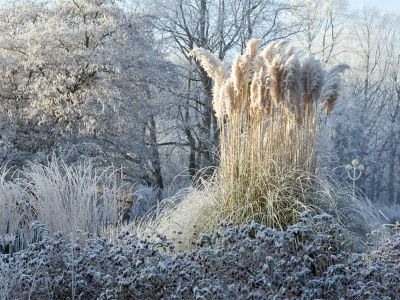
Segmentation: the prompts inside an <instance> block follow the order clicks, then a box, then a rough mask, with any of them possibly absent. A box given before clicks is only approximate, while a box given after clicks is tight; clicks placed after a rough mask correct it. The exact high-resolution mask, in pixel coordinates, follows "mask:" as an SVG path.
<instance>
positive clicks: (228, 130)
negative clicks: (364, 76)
mask: <svg viewBox="0 0 400 300" xmlns="http://www.w3.org/2000/svg"><path fill="white" fill-rule="evenodd" d="M259 45H260V40H251V41H249V43H248V45H247V49H246V51H245V53H244V54H243V55H240V56H238V57H236V59H235V60H234V62H233V65H232V71H231V74H230V75H229V76H228V75H226V74H227V72H226V71H225V70H223V69H222V63H221V62H219V61H218V59H217V58H215V57H213V56H212V55H211V54H210V53H208V52H207V51H206V50H204V49H195V50H193V51H192V52H191V55H192V56H194V57H195V58H196V59H197V60H198V61H199V62H200V64H201V65H202V66H203V67H204V70H205V71H206V72H207V73H208V75H209V76H210V77H211V78H212V79H213V80H214V82H215V85H214V102H213V103H214V110H215V111H216V116H217V118H218V121H219V126H220V132H221V135H220V136H221V143H220V147H221V149H220V166H219V168H218V169H217V171H216V172H215V175H214V177H213V178H212V179H211V180H210V181H208V182H207V184H205V185H204V189H203V190H202V191H196V192H194V193H191V195H189V196H188V198H187V199H186V200H184V201H183V202H182V203H181V204H178V205H177V207H176V208H174V209H172V210H168V212H166V213H165V215H164V216H162V217H161V218H160V222H159V223H160V225H159V229H160V231H161V232H162V233H164V234H167V235H170V236H173V234H169V233H171V231H172V233H173V232H176V231H177V228H176V227H179V226H181V227H182V230H184V231H186V232H187V235H186V236H185V238H186V239H188V240H191V239H193V237H194V236H195V235H197V234H198V233H200V232H205V231H209V230H213V229H215V228H216V227H217V226H218V223H219V222H220V221H221V220H228V221H232V222H234V223H236V224H242V223H248V222H252V221H256V222H260V223H263V224H265V225H267V226H270V227H274V228H279V229H285V228H287V226H289V225H291V224H294V223H296V222H298V219H299V215H300V214H301V213H302V212H303V211H305V210H313V211H315V212H319V213H320V212H328V213H330V214H333V215H335V216H336V220H337V221H338V222H339V223H341V224H344V225H346V226H347V228H349V230H352V229H350V228H353V227H354V226H353V225H354V224H355V223H357V224H365V223H366V219H367V218H368V217H370V216H371V215H370V214H369V211H370V209H369V208H367V206H368V205H367V206H366V207H364V206H363V205H362V204H361V202H359V201H353V203H346V202H349V201H352V200H351V199H352V197H351V192H349V191H347V190H346V188H342V189H339V190H338V191H336V190H335V189H336V188H338V185H333V184H332V180H328V179H326V178H324V177H322V176H321V175H320V174H317V171H316V170H317V169H316V137H317V135H318V128H319V124H318V120H319V118H318V117H319V114H320V113H321V110H322V109H325V110H326V111H327V112H328V113H329V112H331V111H332V110H333V109H334V105H335V103H336V100H337V98H338V97H339V95H340V74H341V73H342V72H344V71H345V70H346V69H347V68H348V66H346V65H339V66H336V67H334V68H333V69H332V70H330V71H326V70H324V69H323V68H322V66H321V64H320V62H319V61H318V60H316V59H314V58H312V57H310V58H308V59H305V60H301V58H300V57H299V55H298V54H297V53H296V50H295V49H294V48H292V47H290V46H289V45H288V43H287V42H275V43H271V44H269V45H268V46H267V47H266V48H265V49H264V50H263V51H262V52H261V53H260V52H259ZM346 191H347V192H346ZM343 199H346V200H345V201H344V203H345V204H344V205H343ZM363 207H364V208H363ZM350 208H351V209H350ZM353 208H354V209H353ZM347 209H350V210H351V212H349V211H348V210H347ZM353 217H354V219H353ZM166 220H167V221H166ZM168 220H169V221H168ZM356 220H357V221H356ZM171 222H176V223H177V224H178V225H177V226H171ZM352 223H353V224H352ZM168 224H170V227H171V228H168V226H167V225H168ZM360 226H361V225H360Z"/></svg>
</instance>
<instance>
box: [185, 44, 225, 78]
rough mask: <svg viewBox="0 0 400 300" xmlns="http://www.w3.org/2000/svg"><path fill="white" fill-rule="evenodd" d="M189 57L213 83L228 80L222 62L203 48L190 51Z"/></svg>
mask: <svg viewBox="0 0 400 300" xmlns="http://www.w3.org/2000/svg"><path fill="white" fill-rule="evenodd" d="M189 56H191V57H194V58H195V59H196V60H197V61H198V62H199V63H200V65H201V66H202V68H203V69H204V70H205V71H206V72H207V74H208V76H210V77H211V78H212V79H214V80H215V81H223V80H225V79H227V78H228V75H227V73H226V71H225V68H224V65H223V64H222V62H221V61H220V60H219V59H218V58H216V57H215V56H214V55H212V54H211V53H210V52H209V51H207V50H206V49H203V48H196V49H193V50H192V51H190V53H189Z"/></svg>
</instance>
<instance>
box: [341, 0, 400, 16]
mask: <svg viewBox="0 0 400 300" xmlns="http://www.w3.org/2000/svg"><path fill="white" fill-rule="evenodd" d="M348 3H349V7H350V8H353V9H360V8H362V7H363V6H364V4H366V6H368V7H376V8H379V9H380V10H382V11H386V12H393V13H400V0H348Z"/></svg>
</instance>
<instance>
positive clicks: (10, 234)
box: [0, 156, 132, 253]
mask: <svg viewBox="0 0 400 300" xmlns="http://www.w3.org/2000/svg"><path fill="white" fill-rule="evenodd" d="M131 198H132V194H131V192H130V189H129V187H127V186H126V185H124V184H123V183H122V182H121V178H120V176H119V171H118V170H115V169H114V168H113V167H107V168H98V167H96V166H95V165H94V164H93V163H92V162H91V161H90V160H88V161H82V162H80V163H77V164H74V165H67V164H66V163H65V162H64V161H63V160H62V159H60V158H57V157H54V156H53V157H50V158H49V161H48V163H47V164H39V163H30V164H28V165H27V166H25V167H24V168H23V169H21V170H18V171H15V172H13V173H11V172H10V171H9V170H7V169H6V168H3V170H2V171H1V173H0V253H1V252H6V253H10V252H15V251H18V250H20V249H22V248H25V247H26V245H28V244H30V243H34V242H37V241H38V240H40V239H41V238H42V237H43V234H45V232H46V233H47V232H61V233H63V234H66V235H67V234H70V233H76V232H77V231H83V232H89V233H101V232H103V231H104V230H105V229H106V228H108V227H110V226H115V225H118V224H120V223H121V222H123V218H124V214H125V213H126V205H127V203H129V201H131Z"/></svg>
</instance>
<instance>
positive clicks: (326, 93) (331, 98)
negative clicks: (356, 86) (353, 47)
mask: <svg viewBox="0 0 400 300" xmlns="http://www.w3.org/2000/svg"><path fill="white" fill-rule="evenodd" d="M348 69H350V67H349V66H348V65H346V64H341V65H337V66H335V67H334V68H332V69H331V70H330V71H329V72H328V74H327V75H326V83H325V85H324V87H323V89H322V93H321V102H322V108H324V109H325V110H326V113H328V114H329V113H331V112H332V110H333V108H334V106H335V103H336V101H337V99H338V98H339V96H340V90H341V77H340V75H341V74H342V73H343V72H344V71H346V70H348Z"/></svg>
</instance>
